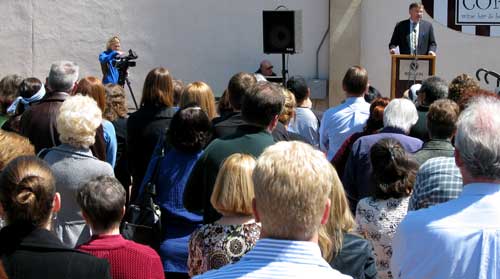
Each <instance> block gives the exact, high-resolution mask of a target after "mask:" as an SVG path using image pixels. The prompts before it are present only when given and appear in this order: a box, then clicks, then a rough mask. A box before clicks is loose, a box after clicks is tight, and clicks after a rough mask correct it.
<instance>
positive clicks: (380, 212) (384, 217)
mask: <svg viewBox="0 0 500 279" xmlns="http://www.w3.org/2000/svg"><path fill="white" fill-rule="evenodd" d="M370 159H371V162H372V169H373V181H374V184H375V187H376V189H375V193H374V194H373V195H372V196H371V197H367V198H364V199H361V200H360V201H359V203H358V206H357V208H356V223H357V225H358V226H357V231H358V233H360V234H361V235H364V236H365V238H366V239H369V240H370V241H371V242H372V244H373V247H374V250H373V251H374V253H375V257H376V263H377V270H378V277H379V278H381V279H387V278H393V275H392V274H391V271H390V269H389V264H390V260H391V255H392V246H391V243H392V238H393V236H394V233H395V232H396V229H397V227H398V225H399V223H400V222H401V220H403V218H404V217H405V215H406V212H407V211H408V200H409V198H410V194H411V191H412V187H413V183H415V175H416V173H417V170H418V164H417V162H415V161H414V160H413V159H411V158H410V157H409V155H408V154H407V153H406V151H405V150H404V148H403V146H402V145H401V144H400V143H399V142H398V141H397V140H395V139H391V138H386V139H381V140H380V141H378V142H377V143H375V144H374V145H373V146H372V148H371V150H370Z"/></svg>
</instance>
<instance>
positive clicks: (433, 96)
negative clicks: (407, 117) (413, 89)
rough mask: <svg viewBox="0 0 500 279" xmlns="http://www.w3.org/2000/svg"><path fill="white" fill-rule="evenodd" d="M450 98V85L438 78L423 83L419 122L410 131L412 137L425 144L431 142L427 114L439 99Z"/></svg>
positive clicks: (418, 106) (419, 92)
mask: <svg viewBox="0 0 500 279" xmlns="http://www.w3.org/2000/svg"><path fill="white" fill-rule="evenodd" d="M444 98H448V83H447V82H446V81H445V80H444V79H442V78H440V77H437V76H432V77H429V78H427V79H425V80H424V81H423V82H422V86H421V87H420V89H419V90H418V102H417V103H418V104H417V113H418V121H417V123H415V125H413V127H412V128H411V130H410V136H411V137H415V138H418V139H421V140H422V141H423V142H426V141H428V140H429V131H428V130H427V113H428V111H429V106H430V105H432V103H433V102H434V101H436V100H439V99H444Z"/></svg>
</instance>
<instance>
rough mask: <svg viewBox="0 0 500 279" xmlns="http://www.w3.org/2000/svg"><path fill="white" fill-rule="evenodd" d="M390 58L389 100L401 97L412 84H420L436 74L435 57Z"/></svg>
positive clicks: (405, 56)
mask: <svg viewBox="0 0 500 279" xmlns="http://www.w3.org/2000/svg"><path fill="white" fill-rule="evenodd" d="M391 57H392V68H391V99H394V98H401V97H403V93H404V92H405V91H406V90H407V89H409V88H410V86H412V85H413V83H414V82H416V83H422V81H423V80H424V79H426V78H428V77H430V76H433V75H435V73H436V56H432V55H408V54H393V55H391Z"/></svg>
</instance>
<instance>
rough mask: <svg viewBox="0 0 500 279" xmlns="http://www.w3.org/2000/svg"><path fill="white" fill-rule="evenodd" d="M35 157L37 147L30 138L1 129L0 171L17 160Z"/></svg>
mask: <svg viewBox="0 0 500 279" xmlns="http://www.w3.org/2000/svg"><path fill="white" fill-rule="evenodd" d="M23 155H35V147H34V146H33V145H32V144H31V142H30V140H29V139H28V138H25V137H23V136H21V135H19V134H16V133H12V132H7V131H4V130H2V129H0V171H2V170H3V169H4V168H5V166H6V165H7V164H8V163H9V162H10V161H12V160H14V159H15V158H17V157H19V156H23Z"/></svg>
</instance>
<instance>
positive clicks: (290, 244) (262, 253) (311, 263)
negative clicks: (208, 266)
mask: <svg viewBox="0 0 500 279" xmlns="http://www.w3.org/2000/svg"><path fill="white" fill-rule="evenodd" d="M311 276H312V277H314V278H330V279H336V278H340V279H348V278H351V277H350V276H347V275H344V274H342V273H340V272H338V271H336V270H334V269H332V268H331V267H330V265H329V264H328V263H327V262H326V261H325V260H324V259H323V258H322V257H321V251H320V250H319V247H318V245H317V244H316V243H313V242H309V241H294V240H278V239H271V238H264V239H260V240H259V241H257V244H256V245H255V247H254V249H253V250H251V251H250V252H248V253H247V254H246V255H245V256H243V258H242V259H241V260H240V261H239V262H237V263H234V264H229V265H226V266H224V267H222V268H221V269H218V270H211V271H209V272H206V273H204V274H202V275H200V276H196V277H193V278H198V279H202V278H203V279H205V278H218V279H220V278H310V277H311Z"/></svg>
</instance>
